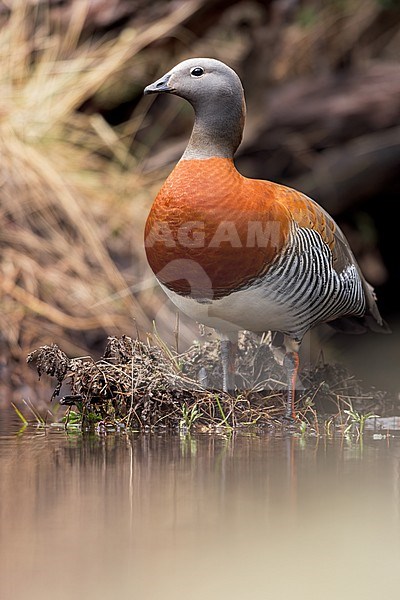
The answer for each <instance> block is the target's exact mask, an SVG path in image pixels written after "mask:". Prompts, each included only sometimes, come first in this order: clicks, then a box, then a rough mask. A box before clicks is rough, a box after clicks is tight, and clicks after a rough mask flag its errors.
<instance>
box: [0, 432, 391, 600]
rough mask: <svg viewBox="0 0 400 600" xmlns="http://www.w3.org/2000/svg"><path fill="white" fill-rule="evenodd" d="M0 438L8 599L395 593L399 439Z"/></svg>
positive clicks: (0, 592)
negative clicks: (361, 440)
mask: <svg viewBox="0 0 400 600" xmlns="http://www.w3.org/2000/svg"><path fill="white" fill-rule="evenodd" d="M7 429H8V430H7V431H4V429H3V431H2V435H1V436H0V493H1V496H0V498H1V501H0V569H1V577H0V598H1V599H2V600H19V599H22V598H24V599H25V598H29V599H31V600H36V599H41V600H43V599H47V598H49V599H50V598H51V599H53V598H57V600H64V599H65V600H70V599H71V598H76V599H78V600H79V599H81V598H82V599H85V600H86V599H87V600H91V599H93V600H95V599H96V600H102V599H111V598H118V599H121V600H125V599H132V598H134V599H136V598H138V599H139V598H140V599H142V598H143V599H146V600H153V599H154V600H158V599H160V600H168V599H169V598H171V599H172V598H174V599H181V598H182V599H183V598H185V599H187V598H189V599H194V600H197V599H203V598H208V599H212V600H213V599H221V598H222V599H224V598H229V599H234V600H235V599H236V598H237V599H251V600H253V599H254V600H258V599H266V598H273V599H274V600H275V599H282V600H286V599H289V598H296V599H303V598H304V599H306V598H307V599H310V598H311V599H313V598H315V599H320V598H324V599H328V600H330V599H335V600H336V599H339V598H340V599H347V598H356V599H358V598H363V599H369V598H371V600H372V599H375V598H379V597H386V598H397V597H398V595H399V589H400V439H399V438H398V437H395V436H391V435H390V436H387V434H386V433H382V434H380V435H376V434H375V436H373V435H372V434H371V433H367V434H366V435H365V436H364V441H363V443H362V444H360V442H359V441H356V440H355V439H353V440H350V439H349V440H347V439H344V438H342V437H340V436H338V437H335V438H332V439H326V438H323V437H321V438H319V439H317V438H313V437H308V438H304V439H302V438H301V437H299V436H295V435H269V434H264V435H250V434H249V435H245V434H236V435H233V436H224V435H206V434H202V435H192V436H189V435H179V434H176V435H166V434H165V435H162V434H160V435H157V434H151V435H139V434H138V435H116V434H112V435H107V436H102V437H100V436H89V435H88V436H82V435H81V434H68V433H66V432H65V431H63V430H61V431H55V430H48V431H43V430H36V429H35V428H27V429H26V430H25V432H24V433H23V434H18V425H17V423H14V425H12V424H10V423H9V424H8V427H7Z"/></svg>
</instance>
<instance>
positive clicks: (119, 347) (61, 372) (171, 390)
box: [27, 334, 387, 430]
mask: <svg viewBox="0 0 400 600" xmlns="http://www.w3.org/2000/svg"><path fill="white" fill-rule="evenodd" d="M267 341H268V340H264V339H261V341H260V340H259V339H257V338H256V337H255V336H253V335H251V334H245V335H243V336H242V338H241V340H240V343H239V352H238V364H237V380H236V383H237V387H238V389H239V390H240V389H242V391H241V392H240V393H239V392H238V393H237V395H236V396H235V397H232V396H230V395H228V394H225V393H224V392H221V391H220V390H221V381H222V372H221V363H220V359H219V343H218V342H216V341H213V342H205V343H203V344H194V345H193V346H192V347H191V348H189V350H188V351H187V352H185V353H184V354H181V355H178V354H176V353H173V352H172V351H170V350H169V349H168V348H166V347H165V346H164V345H163V344H162V343H160V342H159V340H158V343H157V340H154V339H152V338H148V339H147V341H146V342H143V341H141V340H139V339H132V338H130V337H128V336H126V335H124V336H122V337H120V338H117V337H109V338H108V342H107V345H106V348H105V351H104V354H103V356H102V357H101V359H100V360H97V361H95V360H93V359H92V358H91V357H80V358H72V359H69V358H68V357H67V356H66V354H65V353H64V352H62V350H60V348H58V346H57V345H56V344H53V345H51V346H42V347H41V348H39V349H38V350H35V351H34V352H32V353H31V354H30V355H29V356H28V359H27V360H28V362H30V363H31V362H35V363H36V368H37V371H38V373H39V376H41V374H42V373H46V374H48V375H52V376H55V377H56V378H57V386H56V389H55V391H54V393H53V396H52V397H55V396H56V395H58V394H59V393H60V389H61V384H62V383H63V382H64V383H65V384H66V385H68V386H69V388H70V391H71V393H70V394H69V395H67V396H64V397H63V398H61V400H60V403H61V404H64V405H67V406H75V407H76V408H77V411H76V412H77V413H78V414H79V415H80V418H81V422H82V425H83V426H91V425H93V424H96V423H97V424H98V423H101V424H103V425H104V424H116V423H123V424H124V425H125V426H126V427H130V428H136V429H141V430H143V429H147V428H157V427H168V428H187V429H190V428H191V427H192V426H195V427H196V428H200V429H207V430H209V429H213V428H216V427H231V428H237V427H244V426H257V427H268V426H273V425H274V424H276V422H278V419H279V418H280V417H281V416H282V414H283V401H284V397H285V393H286V387H285V383H284V382H285V376H284V372H283V370H282V368H281V367H280V366H279V365H278V364H277V363H276V361H275V360H274V357H273V354H272V352H271V349H270V346H269V344H268V343H267ZM299 388H300V389H299V393H298V405H299V410H301V411H302V413H301V414H302V416H303V417H304V418H305V419H307V420H308V421H310V417H311V418H314V419H317V416H318V414H322V413H325V414H326V413H330V414H335V413H340V411H341V410H342V409H346V408H349V407H351V408H352V409H353V408H354V409H355V410H362V411H364V410H365V411H371V410H372V411H374V412H375V411H377V410H379V409H380V410H381V412H382V406H383V405H384V403H385V402H386V400H387V398H386V394H385V393H383V392H377V391H375V390H368V391H366V390H364V389H363V388H362V386H361V384H360V383H359V382H358V381H357V380H356V379H355V378H354V377H353V376H352V375H351V374H350V373H349V372H348V371H347V370H346V369H345V367H342V366H340V365H320V366H318V367H317V368H315V369H312V370H308V371H303V373H302V375H301V380H300V385H299Z"/></svg>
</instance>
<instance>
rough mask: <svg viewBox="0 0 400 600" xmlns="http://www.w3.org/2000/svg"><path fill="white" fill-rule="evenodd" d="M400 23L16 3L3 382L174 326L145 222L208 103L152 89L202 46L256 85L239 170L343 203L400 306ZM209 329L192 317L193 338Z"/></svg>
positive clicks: (217, 1) (186, 326)
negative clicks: (148, 250)
mask: <svg viewBox="0 0 400 600" xmlns="http://www.w3.org/2000/svg"><path fill="white" fill-rule="evenodd" d="M399 24H400V3H399V2H398V1H397V0H325V1H322V0H321V1H318V0H270V1H268V0H264V1H256V0H253V1H249V0H236V1H229V2H228V1H224V0H212V1H211V0H189V1H182V0H171V1H161V0H160V1H157V0H153V1H152V2H148V1H147V0H87V1H86V0H76V1H73V0H43V1H42V0H29V1H22V0H21V1H18V0H8V1H7V2H6V1H4V2H0V61H1V70H0V152H1V162H0V249H1V252H0V378H1V381H2V383H3V386H5V385H7V386H8V385H11V387H12V388H13V389H18V390H19V392H18V393H20V390H21V386H23V381H24V376H23V375H21V373H20V371H19V370H18V368H15V367H18V365H19V364H21V362H23V361H24V359H25V355H26V353H27V352H28V351H29V350H32V349H33V348H34V347H36V346H38V345H40V344H44V343H51V342H56V343H58V344H59V345H60V346H61V347H62V348H63V349H64V350H65V351H66V352H67V353H69V354H71V355H76V354H80V355H82V354H87V353H89V352H90V353H92V354H93V353H96V352H98V351H100V350H102V349H103V347H104V344H105V338H106V336H107V335H111V334H112V335H120V334H123V333H125V334H128V335H129V334H130V335H132V334H135V332H136V330H139V331H146V330H150V329H151V328H152V321H153V319H155V318H156V319H157V325H158V329H159V331H160V332H161V334H162V335H163V336H164V335H165V336H166V338H167V339H168V336H170V337H173V329H174V324H175V309H174V308H173V307H172V306H171V305H170V304H169V303H166V301H165V297H164V295H163V294H162V292H161V291H160V290H159V289H158V288H157V287H156V286H154V281H153V279H152V277H151V273H150V271H149V269H148V267H147V264H146V261H145V257H144V250H143V227H144V222H145V219H146V216H147V213H148V210H149V208H150V205H151V202H152V199H153V198H154V196H155V194H156V192H157V190H158V188H159V187H160V185H161V183H162V181H163V180H164V179H165V177H166V176H167V175H168V173H169V172H170V170H171V169H172V167H173V165H174V163H175V162H176V161H177V160H178V159H179V157H180V155H181V153H182V151H183V149H184V147H185V144H186V142H187V139H188V135H189V132H190V128H191V125H192V110H191V108H190V106H188V105H187V104H186V103H184V102H182V101H180V100H178V99H176V98H171V97H159V98H158V99H157V102H156V103H154V97H146V98H144V97H143V96H142V91H143V88H144V87H145V85H147V84H148V83H150V82H152V81H154V79H156V78H157V77H159V76H161V75H162V74H163V73H164V72H166V71H167V70H168V69H170V68H171V67H172V66H174V65H175V64H176V63H177V62H179V61H181V60H183V59H185V58H189V57H193V56H210V57H214V58H217V59H220V60H223V61H224V62H227V63H228V64H229V65H231V66H232V67H233V68H235V69H236V71H237V72H238V74H239V75H240V77H241V78H242V80H243V84H244V87H245V90H246V99H247V105H248V119H247V125H246V129H245V137H244V141H243V144H242V146H241V148H240V150H239V153H238V156H237V165H238V168H239V170H241V171H242V173H243V174H245V175H248V176H251V177H259V178H263V179H272V180H274V181H278V182H283V183H286V184H288V185H291V186H293V187H296V188H298V189H301V190H302V191H304V192H305V193H307V194H308V195H310V196H312V197H314V198H315V199H316V200H317V201H318V202H319V203H320V204H322V205H323V206H324V207H325V208H326V209H327V210H328V211H329V212H330V213H331V214H332V215H334V217H335V218H336V219H337V220H338V222H339V223H340V225H341V226H342V228H343V229H344V231H345V233H346V235H347V236H348V238H349V239H350V242H351V244H352V247H353V249H354V251H355V254H356V255H357V258H358V260H359V262H360V265H361V267H362V269H363V271H364V273H365V275H366V277H367V279H368V280H369V281H370V282H371V283H372V284H373V285H374V286H375V287H376V290H377V293H378V296H379V304H380V307H381V310H382V312H383V313H384V314H385V316H386V318H387V319H389V321H390V319H391V318H393V319H395V318H396V315H398V312H399V309H398V294H397V292H398V290H399V288H400V262H399V252H398V248H397V235H398V229H397V228H398V222H397V219H396V216H397V212H396V203H397V202H398V198H399V192H400V179H399V172H400V171H399V166H400V118H399V117H400V68H399V57H400V27H399ZM194 331H195V328H194V326H193V325H192V324H190V322H189V321H186V320H185V319H183V320H182V322H181V331H180V336H181V340H182V344H185V343H187V342H188V341H190V340H191V339H192V338H193V337H194V333H193V332H194ZM23 373H24V372H23ZM1 389H3V390H4V387H3V388H1ZM22 389H23V387H22Z"/></svg>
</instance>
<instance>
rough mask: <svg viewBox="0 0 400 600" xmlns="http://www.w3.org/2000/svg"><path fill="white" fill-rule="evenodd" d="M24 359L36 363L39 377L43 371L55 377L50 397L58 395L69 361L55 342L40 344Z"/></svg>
mask: <svg viewBox="0 0 400 600" xmlns="http://www.w3.org/2000/svg"><path fill="white" fill-rule="evenodd" d="M26 361H27V362H28V363H31V362H34V363H35V364H36V370H37V372H38V375H39V378H40V377H41V376H42V374H43V373H46V375H50V376H51V377H55V378H56V379H57V386H56V388H55V390H54V392H53V395H52V397H51V399H52V400H53V399H54V398H55V397H56V396H58V395H59V393H60V390H61V386H62V383H63V381H64V379H65V376H66V374H67V371H68V366H69V362H70V361H69V358H68V356H67V355H66V354H65V352H63V351H62V350H61V349H60V348H59V347H58V346H57V344H51V346H41V347H40V348H38V349H37V350H34V351H33V352H31V353H30V354H29V355H28V357H27V359H26Z"/></svg>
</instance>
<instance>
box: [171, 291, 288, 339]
mask: <svg viewBox="0 0 400 600" xmlns="http://www.w3.org/2000/svg"><path fill="white" fill-rule="evenodd" d="M160 285H161V287H162V288H163V290H164V291H165V293H166V294H167V296H169V298H170V299H171V300H172V302H173V303H174V304H175V306H177V307H178V308H179V310H181V311H182V312H183V313H185V314H186V315H187V316H188V317H190V318H191V319H193V320H194V321H197V322H199V323H203V324H204V325H207V326H208V327H213V328H214V329H217V330H218V331H220V332H222V333H227V332H229V331H239V330H243V329H246V330H248V331H268V330H273V331H286V330H287V329H288V325H289V323H288V314H287V311H286V310H285V308H284V307H283V306H281V305H279V304H277V303H276V302H273V301H271V300H269V299H268V298H267V297H266V295H265V292H264V291H263V289H262V288H261V287H253V288H249V289H246V290H241V291H238V292H234V293H232V294H230V295H229V296H225V297H223V298H220V299H218V300H210V301H209V302H207V303H205V302H198V301H196V300H193V298H189V297H187V296H180V295H179V294H176V293H175V292H173V291H171V290H169V289H168V288H167V287H165V286H164V285H162V284H160ZM289 320H290V319H289Z"/></svg>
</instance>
